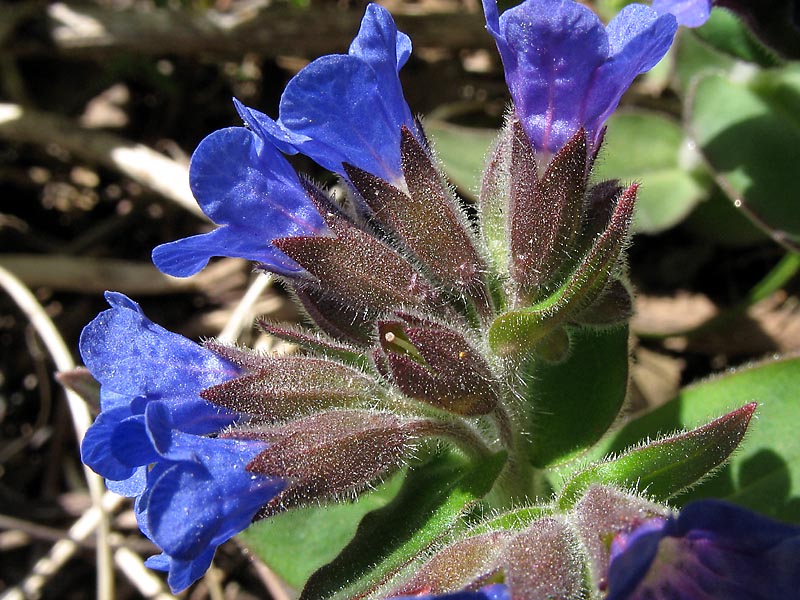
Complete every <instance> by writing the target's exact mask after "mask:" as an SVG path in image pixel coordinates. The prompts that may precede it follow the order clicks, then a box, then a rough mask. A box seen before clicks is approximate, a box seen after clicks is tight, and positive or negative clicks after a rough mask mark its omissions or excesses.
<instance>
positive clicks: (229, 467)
mask: <svg viewBox="0 0 800 600" xmlns="http://www.w3.org/2000/svg"><path fill="white" fill-rule="evenodd" d="M150 410H153V411H157V412H158V411H161V412H163V410H164V409H163V405H157V404H156V405H153V406H152V407H150ZM160 416H161V417H162V418H160V419H154V420H153V422H154V423H158V424H159V425H158V426H154V427H152V428H151V431H150V434H151V438H152V440H153V444H154V447H155V449H156V451H157V453H158V460H157V461H155V462H154V464H153V465H152V467H151V468H150V469H149V471H148V473H147V489H146V490H145V492H144V493H143V494H142V495H141V496H140V497H139V498H137V501H136V518H137V521H138V523H139V527H140V529H141V530H142V532H143V533H144V534H145V535H146V536H147V537H148V538H150V540H152V541H153V542H154V543H155V544H156V545H157V546H158V547H159V548H161V550H162V553H161V554H160V555H158V556H154V557H152V558H150V559H149V560H148V561H147V565H148V566H150V567H152V568H155V569H158V570H162V571H169V575H168V577H167V581H168V582H169V585H170V587H171V588H172V590H173V591H174V592H177V591H180V590H183V589H185V588H186V587H188V586H189V585H190V584H191V583H192V582H194V581H195V580H196V579H197V578H199V577H200V576H202V575H203V573H205V571H206V570H207V569H208V567H209V565H210V564H211V559H212V558H213V557H214V551H215V549H216V547H217V546H219V545H220V544H222V543H223V542H225V541H227V540H229V539H230V538H232V537H233V536H234V535H236V534H237V533H239V532H241V531H243V530H244V529H246V528H247V527H248V526H249V525H250V523H251V522H252V520H253V517H254V516H255V514H256V512H257V511H258V510H259V508H261V507H262V506H264V505H265V504H266V503H267V502H269V500H271V499H272V498H273V497H275V496H276V495H277V494H278V493H279V492H280V491H281V490H282V489H283V488H284V486H285V482H283V481H282V480H281V479H278V478H272V477H265V476H263V475H259V474H255V473H252V472H250V471H248V470H247V469H246V467H247V465H248V463H249V462H250V461H251V460H252V459H253V458H255V457H256V456H257V455H258V454H260V453H261V452H263V451H264V450H265V449H266V448H267V447H268V446H267V444H266V443H264V442H261V441H254V440H237V439H225V438H208V437H201V436H195V435H190V434H185V433H182V432H179V431H176V430H174V429H171V428H170V427H169V426H168V415H166V414H162V415H160Z"/></svg>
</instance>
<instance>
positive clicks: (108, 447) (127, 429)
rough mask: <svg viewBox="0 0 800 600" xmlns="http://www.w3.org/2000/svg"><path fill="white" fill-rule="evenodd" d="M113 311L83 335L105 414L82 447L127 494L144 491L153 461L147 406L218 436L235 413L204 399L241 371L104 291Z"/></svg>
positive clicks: (188, 428) (181, 425) (187, 427)
mask: <svg viewBox="0 0 800 600" xmlns="http://www.w3.org/2000/svg"><path fill="white" fill-rule="evenodd" d="M105 297H106V300H107V301H108V303H109V305H110V306H111V308H110V309H109V310H106V311H103V312H102V313H100V314H99V315H98V316H97V317H95V319H94V320H93V321H92V322H91V323H89V324H88V325H87V326H86V327H85V328H84V329H83V332H82V333H81V339H80V352H81V357H82V358H83V362H84V364H85V365H86V366H87V367H88V368H89V371H90V372H91V373H92V375H93V376H94V378H95V379H97V381H98V382H100V398H101V409H102V410H101V413H100V415H99V416H98V417H97V419H96V421H95V423H94V424H93V425H92V426H91V427H90V428H89V430H88V431H87V433H86V437H85V438H84V440H83V444H82V446H81V454H82V458H83V461H84V462H85V463H86V464H87V465H89V466H90V467H91V468H92V469H94V470H95V471H96V472H97V473H99V474H100V475H103V476H104V477H106V479H107V480H108V483H109V487H110V488H111V489H113V490H114V491H118V492H119V493H123V494H125V495H131V496H133V495H137V494H138V493H141V491H142V489H143V485H144V471H143V469H144V467H145V466H146V465H148V464H150V462H152V460H151V458H152V456H153V445H152V442H151V441H150V438H149V434H148V425H149V424H148V415H147V407H148V405H149V404H151V403H159V404H163V406H164V408H165V410H166V412H167V413H168V414H169V416H170V420H171V423H172V424H173V426H174V427H175V428H176V429H178V430H180V431H184V432H186V433H193V434H207V433H215V432H217V431H219V430H220V429H222V428H224V427H226V426H228V425H230V424H231V423H233V422H234V421H235V420H236V418H237V415H236V414H235V413H233V412H231V411H229V410H226V409H223V408H220V407H218V406H215V405H213V404H211V403H210V402H207V401H205V400H203V399H202V398H200V396H199V394H200V392H201V391H202V390H204V389H205V388H208V387H211V386H213V385H217V384H219V383H222V382H224V381H227V380H229V379H231V378H233V377H235V376H237V375H238V374H239V369H238V368H237V367H235V366H234V365H232V364H231V363H229V362H228V361H226V360H223V359H222V358H220V357H219V356H217V355H216V354H214V353H213V352H210V351H208V350H206V349H204V348H202V347H201V346H198V345H197V344H195V343H194V342H192V341H190V340H188V339H186V338H184V337H183V336H180V335H177V334H175V333H172V332H170V331H167V330H166V329H164V328H163V327H159V326H158V325H156V324H154V323H153V322H152V321H151V320H150V319H148V318H147V317H146V316H145V315H144V313H143V312H142V309H141V308H140V307H139V305H138V304H136V303H135V302H134V301H132V300H131V299H129V298H127V297H126V296H124V295H123V294H119V293H116V292H106V295H105Z"/></svg>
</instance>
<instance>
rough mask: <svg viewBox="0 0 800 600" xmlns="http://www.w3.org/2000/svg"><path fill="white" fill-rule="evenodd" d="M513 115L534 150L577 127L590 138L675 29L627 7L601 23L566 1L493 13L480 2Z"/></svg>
mask: <svg viewBox="0 0 800 600" xmlns="http://www.w3.org/2000/svg"><path fill="white" fill-rule="evenodd" d="M483 6H484V12H485V13H486V20H487V28H488V29H489V32H490V33H491V34H492V35H493V36H494V38H495V40H496V42H497V48H498V50H499V51H500V56H501V57H502V59H503V66H504V69H505V74H506V82H507V83H508V87H509V90H510V92H511V98H512V99H513V101H514V108H515V111H516V114H517V117H518V118H519V119H520V121H521V122H522V124H523V127H524V129H525V132H526V133H527V134H528V137H529V138H530V140H531V143H532V144H533V145H534V147H536V148H537V149H539V150H547V151H549V152H556V151H558V150H559V149H560V148H561V147H562V146H563V145H564V144H565V143H566V142H567V141H568V140H569V139H570V138H571V137H572V136H573V135H574V134H575V132H576V131H578V130H579V129H580V128H581V127H584V128H586V130H587V132H588V133H589V134H590V136H591V138H592V139H594V140H595V141H597V139H598V136H599V133H600V130H601V128H602V126H603V123H604V122H605V120H606V119H607V118H608V116H609V115H610V114H611V112H612V111H613V110H614V109H615V108H616V106H617V104H618V103H619V99H620V97H621V96H622V94H623V93H624V91H625V90H626V89H627V88H628V86H629V85H630V84H631V82H632V81H633V79H634V77H636V75H637V74H639V73H641V72H643V71H645V70H647V69H649V68H651V67H652V66H653V65H654V64H655V63H656V62H658V60H660V59H661V57H662V56H663V55H664V53H665V52H666V51H667V49H668V48H669V45H670V43H671V42H672V37H673V35H674V32H675V28H676V25H675V21H674V19H673V18H672V17H671V16H670V15H664V16H662V17H659V16H658V15H657V14H656V13H655V12H654V11H653V10H651V9H650V8H648V7H646V6H642V5H630V6H627V7H626V8H625V9H623V11H622V12H621V13H620V14H619V15H618V16H617V18H616V19H615V20H614V21H613V22H612V24H610V25H609V28H608V30H606V29H605V28H604V27H603V24H602V23H601V22H600V20H599V19H598V17H597V16H596V15H595V14H594V13H593V12H592V11H591V10H589V9H588V8H586V7H585V6H582V5H580V4H578V3H577V2H573V1H572V0H526V1H525V2H523V3H522V4H520V5H518V6H515V7H514V8H511V9H509V10H507V11H506V12H504V13H503V14H502V15H499V16H498V9H497V5H496V1H495V0H483Z"/></svg>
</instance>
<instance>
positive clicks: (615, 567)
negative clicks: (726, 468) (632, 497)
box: [608, 500, 800, 600]
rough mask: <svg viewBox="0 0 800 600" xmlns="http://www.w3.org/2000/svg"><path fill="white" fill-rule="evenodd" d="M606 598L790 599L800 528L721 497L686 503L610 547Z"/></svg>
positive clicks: (796, 577)
mask: <svg viewBox="0 0 800 600" xmlns="http://www.w3.org/2000/svg"><path fill="white" fill-rule="evenodd" d="M608 582H609V586H608V587H609V593H608V600H623V599H625V600H643V599H644V598H648V599H652V600H671V599H674V598H693V599H697V600H723V599H728V598H748V599H754V600H756V599H763V600H770V599H773V598H792V597H795V596H796V594H797V590H798V589H800V527H797V526H794V525H785V524H782V523H778V522H777V521H772V520H771V519H768V518H766V517H763V516H760V515H757V514H755V513H753V512H750V511H749V510H746V509H744V508H740V507H738V506H734V505H732V504H728V503H725V502H721V501H717V500H706V501H699V502H694V503H691V504H689V505H687V506H686V507H685V508H684V509H683V510H682V511H681V512H680V514H679V515H678V517H677V518H671V519H669V520H667V521H666V522H665V523H664V524H663V526H662V527H653V526H647V527H646V529H644V530H642V531H634V532H633V534H632V535H631V540H629V542H628V543H627V544H626V547H625V549H624V550H623V551H622V552H615V551H614V550H613V549H612V559H611V563H610V566H609V572H608Z"/></svg>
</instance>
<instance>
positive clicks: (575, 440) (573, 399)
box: [524, 327, 628, 468]
mask: <svg viewBox="0 0 800 600" xmlns="http://www.w3.org/2000/svg"><path fill="white" fill-rule="evenodd" d="M570 339H571V353H570V355H569V358H567V360H566V361H564V362H563V363H560V364H557V365H553V364H547V363H544V362H543V361H534V363H533V364H532V366H531V367H529V369H528V372H526V373H525V374H524V377H525V378H526V381H529V382H530V383H529V386H528V390H527V397H526V399H525V400H526V406H527V407H529V410H530V411H531V413H532V417H531V422H532V423H533V428H534V429H533V432H532V434H531V444H530V459H531V462H532V463H533V465H534V466H536V467H540V468H544V467H547V466H550V465H554V464H558V463H560V462H565V461H567V460H569V459H570V458H573V457H574V456H575V455H577V454H579V453H580V452H582V451H584V450H585V449H586V448H588V447H590V446H591V445H592V444H594V443H595V442H596V441H597V440H599V439H600V438H601V437H602V435H603V434H604V433H605V432H606V431H607V430H608V428H609V427H610V426H611V424H612V423H613V422H614V420H615V419H616V418H617V415H618V414H619V411H620V408H621V407H622V402H623V401H624V399H625V392H626V391H627V388H628V328H627V327H616V328H613V329H607V330H601V331H596V330H592V329H590V328H580V329H578V328H575V329H573V330H571V331H570Z"/></svg>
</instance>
